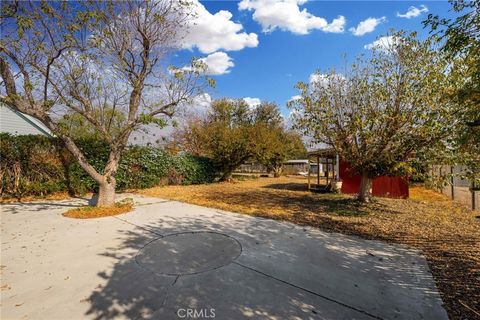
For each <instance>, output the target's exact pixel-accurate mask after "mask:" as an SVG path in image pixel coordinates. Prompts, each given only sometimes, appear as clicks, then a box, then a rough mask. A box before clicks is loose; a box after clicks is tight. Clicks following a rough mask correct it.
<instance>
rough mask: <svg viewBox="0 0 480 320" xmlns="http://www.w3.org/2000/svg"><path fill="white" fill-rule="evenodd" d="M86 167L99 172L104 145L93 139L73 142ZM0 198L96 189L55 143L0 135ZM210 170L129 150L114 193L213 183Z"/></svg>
mask: <svg viewBox="0 0 480 320" xmlns="http://www.w3.org/2000/svg"><path fill="white" fill-rule="evenodd" d="M76 143H77V145H78V146H79V148H80V149H82V151H83V152H84V154H85V156H86V158H87V159H88V161H89V163H90V164H92V165H93V166H94V167H95V168H96V169H97V170H99V171H100V170H101V169H102V168H103V167H104V165H105V163H106V161H107V159H108V154H109V147H108V145H107V144H106V143H105V142H104V141H101V140H97V139H81V140H77V141H76ZM0 158H1V164H0V179H1V187H0V195H1V197H2V198H7V197H16V198H21V197H24V196H44V195H47V194H51V193H53V192H58V191H68V192H69V193H70V194H84V193H86V192H96V191H97V190H98V185H97V184H96V183H95V181H94V180H93V179H92V178H90V177H89V176H88V174H86V173H85V171H84V170H83V169H82V168H81V167H80V166H79V165H78V163H76V161H75V160H74V159H73V157H72V156H71V155H70V153H69V152H68V151H67V150H66V149H65V148H64V147H63V146H62V145H61V143H60V141H59V140H57V139H51V138H47V137H45V136H40V135H25V136H12V135H9V134H6V133H1V134H0ZM215 176H216V170H215V168H214V166H213V164H212V162H211V161H210V160H209V159H207V158H201V157H194V156H191V155H188V154H184V155H171V154H169V153H168V152H166V151H165V150H163V149H162V148H157V147H144V146H131V147H129V148H127V149H126V150H125V152H124V153H123V155H122V159H121V161H120V165H119V170H118V172H117V175H116V179H117V190H119V191H122V190H126V189H140V188H149V187H153V186H156V185H161V184H200V183H210V182H213V180H214V179H215Z"/></svg>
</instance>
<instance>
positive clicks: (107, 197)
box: [97, 178, 116, 207]
mask: <svg viewBox="0 0 480 320" xmlns="http://www.w3.org/2000/svg"><path fill="white" fill-rule="evenodd" d="M109 180H110V181H107V179H105V181H104V182H102V183H100V184H99V190H98V200H97V207H113V206H114V205H115V187H116V181H115V179H113V178H110V179H109Z"/></svg>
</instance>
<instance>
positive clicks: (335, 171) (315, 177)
mask: <svg viewBox="0 0 480 320" xmlns="http://www.w3.org/2000/svg"><path fill="white" fill-rule="evenodd" d="M308 160H309V165H310V168H309V170H308V190H311V191H315V192H326V191H330V190H331V189H332V186H331V184H332V182H333V181H334V180H335V181H338V180H340V177H339V157H338V155H337V154H336V152H335V150H334V149H332V148H328V149H318V150H314V151H310V152H308ZM311 160H313V163H314V166H313V167H314V168H313V170H312V165H311ZM323 168H325V170H323ZM312 173H313V174H312ZM321 177H325V180H324V179H321ZM324 181H325V183H323V182H324ZM312 182H313V183H312Z"/></svg>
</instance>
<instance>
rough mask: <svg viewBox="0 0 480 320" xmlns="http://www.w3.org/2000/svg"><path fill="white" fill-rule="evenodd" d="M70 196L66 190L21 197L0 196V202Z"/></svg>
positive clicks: (66, 197) (54, 198)
mask: <svg viewBox="0 0 480 320" xmlns="http://www.w3.org/2000/svg"><path fill="white" fill-rule="evenodd" d="M70 198H71V196H70V195H69V194H68V192H63V191H62V192H55V193H52V194H48V195H46V196H27V197H21V198H0V203H14V202H31V201H35V200H66V199H70Z"/></svg>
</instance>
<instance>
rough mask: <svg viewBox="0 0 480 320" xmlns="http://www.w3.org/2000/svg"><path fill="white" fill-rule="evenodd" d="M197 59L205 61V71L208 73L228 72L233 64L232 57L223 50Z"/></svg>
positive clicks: (219, 73)
mask: <svg viewBox="0 0 480 320" xmlns="http://www.w3.org/2000/svg"><path fill="white" fill-rule="evenodd" d="M199 60H200V61H202V62H203V63H205V65H206V67H207V71H206V73H207V74H209V75H221V74H225V73H230V68H231V67H233V66H234V65H235V64H234V63H233V60H232V58H231V57H229V56H228V54H226V53H225V52H214V53H212V54H209V55H208V56H206V57H205V58H201V59H199Z"/></svg>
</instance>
